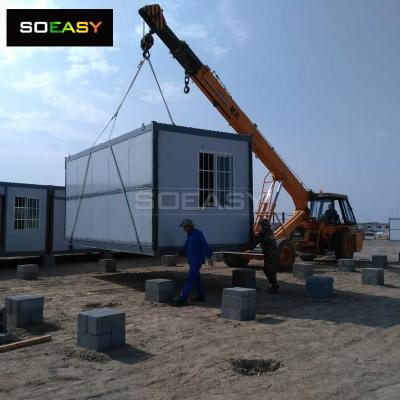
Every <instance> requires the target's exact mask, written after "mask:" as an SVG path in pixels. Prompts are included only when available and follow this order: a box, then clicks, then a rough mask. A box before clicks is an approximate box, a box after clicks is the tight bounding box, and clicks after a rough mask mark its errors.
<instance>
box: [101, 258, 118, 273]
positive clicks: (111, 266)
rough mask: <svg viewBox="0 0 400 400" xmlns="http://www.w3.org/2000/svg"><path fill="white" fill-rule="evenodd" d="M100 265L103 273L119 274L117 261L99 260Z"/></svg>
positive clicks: (110, 259) (109, 259)
mask: <svg viewBox="0 0 400 400" xmlns="http://www.w3.org/2000/svg"><path fill="white" fill-rule="evenodd" d="M99 264H100V266H101V267H102V269H103V272H117V260H115V259H113V258H102V259H101V260H99Z"/></svg>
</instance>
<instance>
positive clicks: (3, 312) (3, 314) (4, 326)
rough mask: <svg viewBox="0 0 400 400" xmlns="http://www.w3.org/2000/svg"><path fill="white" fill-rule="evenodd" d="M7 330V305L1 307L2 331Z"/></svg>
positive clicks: (0, 326) (0, 330)
mask: <svg viewBox="0 0 400 400" xmlns="http://www.w3.org/2000/svg"><path fill="white" fill-rule="evenodd" d="M5 332H7V310H6V307H5V306H2V307H0V333H5Z"/></svg>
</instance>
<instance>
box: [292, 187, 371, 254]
mask: <svg viewBox="0 0 400 400" xmlns="http://www.w3.org/2000/svg"><path fill="white" fill-rule="evenodd" d="M291 239H292V240H293V242H294V243H295V245H296V249H297V251H298V252H299V254H300V257H301V258H302V259H303V260H311V259H313V258H314V257H315V256H316V255H319V254H324V252H325V250H328V251H331V252H334V253H335V255H336V258H353V254H354V252H357V251H361V250H362V243H363V233H362V232H361V231H360V230H359V229H358V226H357V221H356V219H355V217H354V213H353V209H352V208H351V205H350V202H349V200H348V197H347V196H346V195H342V194H337V193H315V194H313V195H312V198H311V201H310V211H309V217H308V219H306V220H305V221H304V222H303V223H302V224H301V225H300V226H299V227H298V228H297V229H296V230H295V231H294V232H293V234H292V238H291Z"/></svg>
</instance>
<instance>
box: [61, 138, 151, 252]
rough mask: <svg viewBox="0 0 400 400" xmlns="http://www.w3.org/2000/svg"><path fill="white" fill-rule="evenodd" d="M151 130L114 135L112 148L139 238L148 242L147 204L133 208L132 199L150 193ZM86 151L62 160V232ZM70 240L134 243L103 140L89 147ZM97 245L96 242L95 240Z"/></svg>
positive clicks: (71, 214) (71, 209)
mask: <svg viewBox="0 0 400 400" xmlns="http://www.w3.org/2000/svg"><path fill="white" fill-rule="evenodd" d="M152 137H153V136H152V131H147V132H142V133H141V134H140V135H136V134H135V135H134V136H131V137H128V136H125V140H124V141H120V140H118V139H119V138H116V139H117V140H116V141H114V144H113V145H112V146H113V152H114V155H115V158H116V160H117V164H118V169H119V172H120V174H121V177H122V180H123V183H124V186H125V190H126V194H127V198H128V202H129V205H130V209H131V212H132V215H133V219H134V224H135V226H136V230H137V233H138V236H139V242H140V244H143V245H146V246H150V247H151V245H152V208H151V203H150V207H149V208H147V209H145V210H141V209H139V210H138V209H137V207H136V205H137V203H138V199H139V200H140V198H141V197H146V196H147V197H149V196H150V195H151V193H152V176H153V174H152V172H153V167H152V165H153V164H152V163H153V160H152V147H153V139H152ZM87 161H88V154H85V153H83V155H82V156H81V157H80V158H76V156H73V157H72V158H71V159H67V160H66V169H67V174H66V179H67V181H66V188H67V206H66V237H67V239H70V238H71V235H72V231H73V226H74V220H75V216H76V213H77V210H78V204H79V196H80V193H81V191H82V185H83V181H84V175H85V171H86V165H87ZM73 240H74V241H80V242H82V241H86V242H88V243H89V242H90V243H91V244H92V245H93V244H95V242H97V243H101V247H104V243H109V244H110V243H113V244H114V245H115V244H120V245H131V246H133V247H135V246H137V245H139V242H138V240H137V237H136V232H135V228H134V225H133V224H132V221H131V217H130V211H129V207H128V204H127V202H126V199H125V196H124V193H123V190H122V185H121V181H120V178H119V174H118V170H117V167H116V164H115V162H114V158H113V155H112V152H111V150H110V147H109V146H104V145H99V146H98V147H96V148H95V149H94V150H93V153H92V156H91V161H90V164H89V171H88V176H87V182H86V187H85V190H84V195H83V198H82V201H81V207H80V210H79V215H78V218H77V223H76V227H75V231H74V232H73ZM99 246H100V245H99Z"/></svg>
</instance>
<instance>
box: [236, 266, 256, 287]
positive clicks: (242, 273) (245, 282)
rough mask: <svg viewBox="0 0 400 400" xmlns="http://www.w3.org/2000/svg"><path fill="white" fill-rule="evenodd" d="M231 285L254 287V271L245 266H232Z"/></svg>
mask: <svg viewBox="0 0 400 400" xmlns="http://www.w3.org/2000/svg"><path fill="white" fill-rule="evenodd" d="M232 286H233V287H242V288H255V287H256V271H254V269H247V268H234V269H233V270H232Z"/></svg>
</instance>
